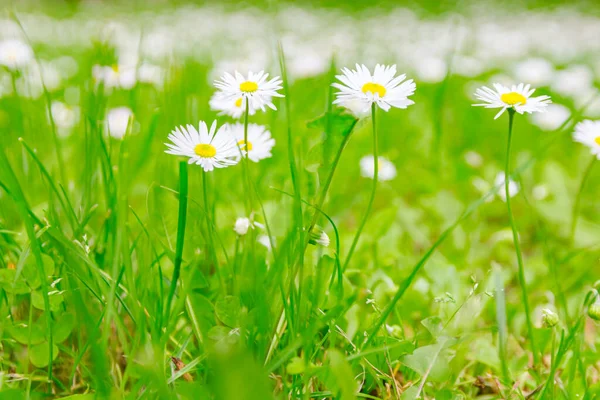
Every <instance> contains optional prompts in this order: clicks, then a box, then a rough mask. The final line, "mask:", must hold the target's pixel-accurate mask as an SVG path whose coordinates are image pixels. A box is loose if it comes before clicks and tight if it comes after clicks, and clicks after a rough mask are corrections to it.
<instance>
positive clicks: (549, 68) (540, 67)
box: [513, 58, 554, 86]
mask: <svg viewBox="0 0 600 400" xmlns="http://www.w3.org/2000/svg"><path fill="white" fill-rule="evenodd" d="M513 72H514V75H515V78H516V79H517V80H519V81H521V82H530V83H531V84H532V85H535V86H545V85H547V84H548V83H550V81H551V80H552V77H553V75H554V65H552V63H551V62H550V61H548V60H546V59H545V58H528V59H526V60H523V61H521V62H519V63H518V64H517V65H515V67H514V68H513Z"/></svg>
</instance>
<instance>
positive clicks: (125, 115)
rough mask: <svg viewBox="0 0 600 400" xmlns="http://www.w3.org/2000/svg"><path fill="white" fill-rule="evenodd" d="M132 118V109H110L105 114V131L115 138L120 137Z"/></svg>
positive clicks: (123, 134)
mask: <svg viewBox="0 0 600 400" xmlns="http://www.w3.org/2000/svg"><path fill="white" fill-rule="evenodd" d="M132 118H133V111H131V109H130V108H128V107H116V108H112V109H110V110H109V111H108V113H107V114H106V125H105V126H106V132H107V133H108V134H109V135H110V136H112V137H113V138H115V139H122V138H123V136H125V133H126V132H127V127H128V126H129V121H130V119H132Z"/></svg>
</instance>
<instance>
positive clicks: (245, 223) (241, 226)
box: [233, 217, 252, 236]
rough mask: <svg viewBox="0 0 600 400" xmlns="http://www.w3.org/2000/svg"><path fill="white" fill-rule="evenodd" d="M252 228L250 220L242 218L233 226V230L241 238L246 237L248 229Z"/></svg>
mask: <svg viewBox="0 0 600 400" xmlns="http://www.w3.org/2000/svg"><path fill="white" fill-rule="evenodd" d="M251 226H252V223H251V222H250V219H249V218H246V217H241V218H238V219H236V220H235V224H234V225H233V230H234V231H235V233H237V234H238V235H240V236H244V235H245V234H246V233H248V229H250V227H251Z"/></svg>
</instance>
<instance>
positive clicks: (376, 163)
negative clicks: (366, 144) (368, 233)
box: [342, 103, 379, 271]
mask: <svg viewBox="0 0 600 400" xmlns="http://www.w3.org/2000/svg"><path fill="white" fill-rule="evenodd" d="M376 114H377V113H376V105H375V103H373V104H371V120H372V122H373V189H372V190H371V197H370V198H369V204H368V205H367V209H366V211H365V213H364V215H363V218H362V221H361V222H360V225H359V226H358V231H356V235H355V236H354V240H352V245H351V246H350V251H349V252H348V255H347V256H346V261H344V266H343V267H342V271H345V270H346V268H347V267H348V264H349V263H350V259H351V258H352V254H354V250H355V249H356V245H357V244H358V239H360V234H361V233H362V231H363V228H364V227H365V225H366V224H367V220H368V218H369V213H370V212H371V208H372V207H373V201H374V200H375V193H376V192H377V179H378V177H379V154H378V151H377V119H376Z"/></svg>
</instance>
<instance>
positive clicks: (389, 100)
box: [332, 64, 416, 111]
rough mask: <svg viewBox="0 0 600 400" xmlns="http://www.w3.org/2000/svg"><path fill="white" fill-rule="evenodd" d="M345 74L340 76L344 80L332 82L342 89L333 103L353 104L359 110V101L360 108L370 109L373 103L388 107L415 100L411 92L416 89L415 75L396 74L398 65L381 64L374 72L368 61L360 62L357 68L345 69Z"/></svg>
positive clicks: (406, 104) (384, 108) (352, 106)
mask: <svg viewBox="0 0 600 400" xmlns="http://www.w3.org/2000/svg"><path fill="white" fill-rule="evenodd" d="M342 72H343V75H337V76H336V78H337V79H338V80H339V81H340V82H342V83H341V84H340V83H334V84H332V86H333V87H335V88H337V89H339V90H340V91H339V92H338V93H337V94H336V96H337V98H336V99H335V100H334V102H333V104H339V105H341V106H343V107H346V108H350V107H349V106H351V108H353V109H354V110H355V111H356V103H357V101H358V104H359V107H358V108H359V109H360V110H362V111H368V110H369V108H370V107H371V104H373V103H375V104H377V105H378V106H379V107H380V108H381V109H383V110H384V111H388V110H389V109H390V108H391V107H397V108H406V107H408V106H410V105H411V104H415V102H414V101H412V100H409V99H408V96H411V95H413V94H414V93H415V89H416V85H415V83H414V81H413V80H412V79H409V80H406V81H405V79H406V75H405V74H402V75H399V76H396V77H395V75H396V66H395V65H392V66H390V67H388V66H385V65H380V64H377V65H376V66H375V70H374V71H373V75H371V72H370V71H369V69H368V68H367V67H365V66H364V65H358V64H356V70H350V69H348V68H343V69H342Z"/></svg>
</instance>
